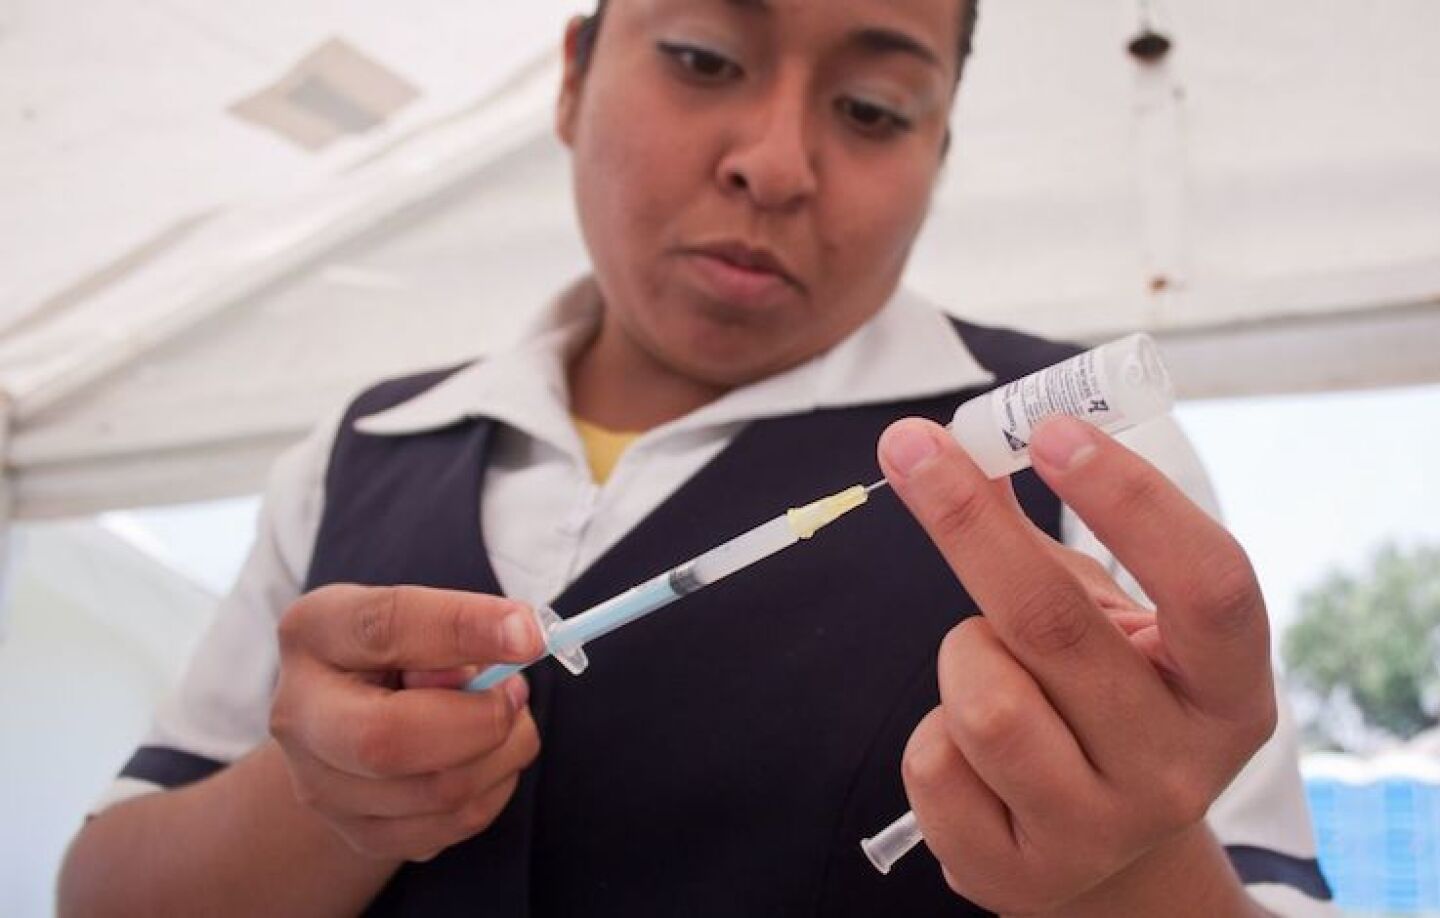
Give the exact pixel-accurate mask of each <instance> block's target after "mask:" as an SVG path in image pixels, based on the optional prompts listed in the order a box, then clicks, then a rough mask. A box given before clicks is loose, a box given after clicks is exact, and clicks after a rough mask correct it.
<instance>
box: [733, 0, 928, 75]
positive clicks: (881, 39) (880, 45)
mask: <svg viewBox="0 0 1440 918" xmlns="http://www.w3.org/2000/svg"><path fill="white" fill-rule="evenodd" d="M737 2H746V0H737ZM760 2H763V0H760ZM849 43H850V44H851V45H854V46H856V47H858V48H860V49H861V50H863V51H866V52H868V53H870V54H877V55H884V54H908V55H910V56H912V57H916V58H919V59H920V60H922V61H924V62H925V63H927V64H930V65H931V66H933V67H938V68H939V69H941V70H944V69H945V65H944V64H943V63H941V62H940V57H939V56H938V55H937V54H936V53H935V52H934V51H932V50H930V48H929V47H927V46H926V45H925V44H924V43H923V42H920V41H918V40H916V39H914V38H912V37H910V36H909V35H906V34H905V33H904V32H896V31H894V30H893V29H881V28H869V29H860V30H859V31H856V32H852V33H851V34H850V38H849Z"/></svg>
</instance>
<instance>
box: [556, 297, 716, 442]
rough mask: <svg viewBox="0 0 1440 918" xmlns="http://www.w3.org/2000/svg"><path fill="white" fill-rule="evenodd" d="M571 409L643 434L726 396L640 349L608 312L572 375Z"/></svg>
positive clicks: (613, 426) (576, 360) (588, 418)
mask: <svg viewBox="0 0 1440 918" xmlns="http://www.w3.org/2000/svg"><path fill="white" fill-rule="evenodd" d="M567 375H568V377H569V384H570V410H571V411H572V412H574V414H575V415H576V416H577V417H580V418H582V419H584V420H586V421H589V422H590V423H592V424H598V425H599V426H601V427H605V428H609V429H610V430H616V431H644V430H649V429H650V428H652V427H658V426H660V425H661V424H664V423H666V422H667V421H673V420H675V419H676V418H678V417H682V416H684V415H686V414H689V413H690V412H692V411H695V410H696V409H698V408H702V407H704V406H705V405H708V404H710V403H711V402H713V401H715V400H716V399H717V398H719V397H720V396H722V395H724V394H725V392H726V391H727V390H726V389H725V388H723V387H720V386H715V385H711V384H708V383H704V382H700V381H698V380H695V379H692V378H690V377H687V376H684V375H682V374H680V373H679V372H677V371H676V370H675V369H674V368H672V367H670V366H668V365H666V364H665V363H663V362H661V361H660V360H658V359H656V358H655V357H654V356H653V355H652V354H650V353H649V352H648V351H646V350H645V349H644V348H643V347H641V346H640V344H639V343H638V342H636V341H635V340H634V339H633V338H632V337H631V336H630V335H629V334H628V333H627V332H626V331H625V330H624V329H623V328H621V327H620V323H619V322H618V321H617V320H616V319H615V317H614V315H613V313H611V312H610V310H608V309H607V310H605V313H604V316H603V318H602V319H601V322H600V330H599V332H598V333H597V334H596V336H595V338H594V340H593V341H591V342H590V344H589V345H587V346H586V347H585V349H584V350H582V351H581V352H580V353H579V354H577V355H576V356H575V357H574V358H573V359H572V360H571V361H570V366H569V370H568V374H567Z"/></svg>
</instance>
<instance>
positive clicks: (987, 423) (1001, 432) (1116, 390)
mask: <svg viewBox="0 0 1440 918" xmlns="http://www.w3.org/2000/svg"><path fill="white" fill-rule="evenodd" d="M1174 404H1175V390H1174V387H1173V386H1172V385H1171V382H1170V374H1169V373H1167V372H1166V370H1165V365H1164V363H1162V362H1161V360H1160V350H1159V348H1157V347H1156V346H1155V342H1154V341H1153V340H1152V339H1151V338H1150V336H1149V335H1144V334H1137V335H1130V336H1128V337H1125V338H1121V339H1119V340H1118V341H1112V342H1110V343H1109V344H1102V345H1101V346H1099V347H1097V348H1094V349H1092V350H1088V351H1086V352H1085V353H1083V354H1077V355H1076V356H1074V357H1071V358H1070V359H1069V360H1064V361H1061V362H1060V363H1057V364H1055V365H1054V366H1052V367H1047V368H1045V369H1043V370H1039V371H1037V372H1035V373H1031V374H1030V375H1029V376H1026V377H1024V378H1022V379H1018V380H1016V381H1015V382H1012V383H1007V384H1005V385H1003V386H1000V387H999V388H997V389H995V390H994V391H992V392H988V393H986V394H985V395H982V396H980V397H979V398H974V399H971V400H970V401H968V402H966V403H965V404H963V405H961V406H960V407H959V408H958V409H956V411H955V417H954V418H953V419H952V420H951V422H950V425H949V426H950V433H951V435H952V436H954V437H955V439H956V440H957V441H959V443H960V445H961V446H963V447H965V451H966V452H968V453H969V454H970V457H971V458H972V459H974V460H975V464H976V465H978V466H980V468H981V470H982V471H984V472H985V474H986V475H988V476H990V477H991V478H999V477H1000V476H1002V475H1010V474H1013V473H1015V472H1018V471H1020V470H1021V469H1024V468H1028V467H1029V465H1030V435H1031V432H1032V431H1033V430H1034V428H1035V427H1036V426H1037V425H1039V423H1040V422H1041V421H1042V420H1044V419H1045V418H1048V417H1053V416H1056V415H1062V414H1064V415H1070V416H1071V417H1076V418H1080V419H1081V420H1084V421H1088V422H1089V423H1091V424H1094V425H1095V426H1096V427H1099V428H1100V429H1101V430H1104V431H1107V432H1109V433H1112V434H1114V433H1119V432H1121V431H1123V430H1127V429H1129V428H1131V427H1134V426H1135V425H1136V424H1139V423H1141V422H1143V421H1148V420H1150V419H1151V418H1154V417H1158V416H1160V415H1162V414H1164V413H1165V412H1167V411H1169V410H1170V408H1171V406H1173V405H1174Z"/></svg>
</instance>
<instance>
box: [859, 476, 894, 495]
mask: <svg viewBox="0 0 1440 918" xmlns="http://www.w3.org/2000/svg"><path fill="white" fill-rule="evenodd" d="M889 484H890V480H889V479H887V478H882V479H880V480H879V481H877V482H875V483H874V484H868V485H866V486H865V493H866V494H874V493H875V492H876V491H878V490H880V489H881V488H884V487H887V486H888V485H889Z"/></svg>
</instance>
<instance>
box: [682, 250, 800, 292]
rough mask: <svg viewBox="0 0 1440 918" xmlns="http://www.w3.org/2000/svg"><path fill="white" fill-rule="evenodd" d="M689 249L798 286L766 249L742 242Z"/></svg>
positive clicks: (788, 271) (782, 263) (773, 255)
mask: <svg viewBox="0 0 1440 918" xmlns="http://www.w3.org/2000/svg"><path fill="white" fill-rule="evenodd" d="M691 251H693V252H695V253H696V254H700V255H707V256H709V257H711V258H717V259H719V260H721V261H724V262H727V263H729V264H730V265H732V266H734V267H736V268H742V269H744V270H747V271H757V272H767V273H770V274H775V275H777V276H779V277H780V278H781V279H782V280H784V281H785V282H786V283H789V284H794V285H795V286H797V287H798V286H799V283H798V282H797V281H796V280H795V276H794V275H793V274H791V273H790V270H789V269H788V268H787V267H785V263H784V262H782V261H781V260H780V259H779V258H778V257H777V256H776V255H775V254H774V253H772V252H771V251H769V250H768V249H763V248H753V247H751V246H748V245H745V244H744V243H742V242H721V243H715V244H712V245H703V246H697V247H696V248H694V249H692V250H691Z"/></svg>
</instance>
